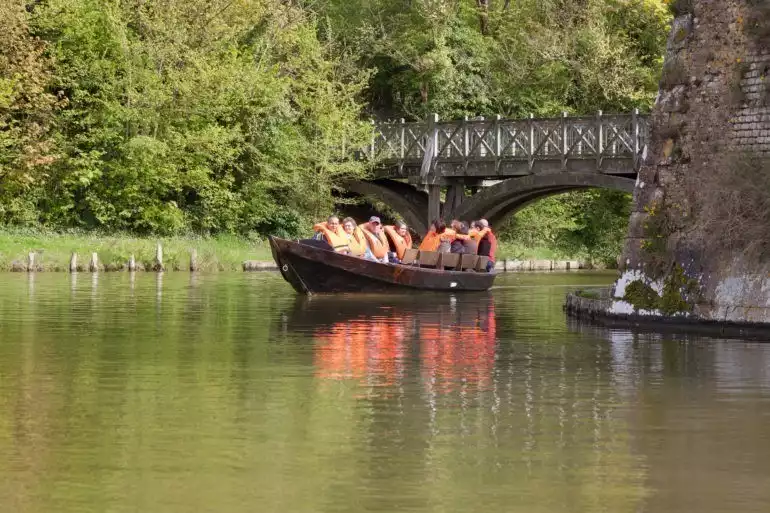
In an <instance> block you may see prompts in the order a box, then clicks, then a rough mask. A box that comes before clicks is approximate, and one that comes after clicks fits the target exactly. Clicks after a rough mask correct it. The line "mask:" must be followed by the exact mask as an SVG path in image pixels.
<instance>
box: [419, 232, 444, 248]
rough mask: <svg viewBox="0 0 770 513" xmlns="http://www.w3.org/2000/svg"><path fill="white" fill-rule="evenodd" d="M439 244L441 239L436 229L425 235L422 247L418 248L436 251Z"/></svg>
mask: <svg viewBox="0 0 770 513" xmlns="http://www.w3.org/2000/svg"><path fill="white" fill-rule="evenodd" d="M439 244H441V240H439V238H438V234H437V233H436V232H434V231H430V232H428V233H426V234H425V237H423V239H422V242H421V243H420V247H419V248H417V249H419V250H420V251H436V250H437V249H438V245H439Z"/></svg>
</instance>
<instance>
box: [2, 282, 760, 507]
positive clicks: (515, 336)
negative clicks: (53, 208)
mask: <svg viewBox="0 0 770 513" xmlns="http://www.w3.org/2000/svg"><path fill="white" fill-rule="evenodd" d="M612 278H613V275H608V274H576V273H573V274H516V275H509V276H503V277H501V278H500V279H499V281H498V283H497V285H498V288H496V289H495V290H493V291H492V292H491V293H489V294H473V295H457V296H446V295H420V294H412V295H407V296H400V297H394V296H364V297H357V296H355V297H354V296H350V297H315V298H312V299H311V300H309V301H308V300H307V299H301V298H298V297H297V296H295V294H294V293H293V292H292V291H291V289H290V288H289V286H288V285H287V284H285V283H284V282H283V281H282V280H281V278H280V276H278V275H277V274H272V273H265V274H250V275H246V274H237V273H233V274H222V275H201V276H190V275H188V274H185V273H179V274H173V273H169V274H166V275H158V276H156V275H154V274H149V273H148V274H139V275H136V277H135V278H133V279H132V278H131V277H130V276H129V275H128V274H122V273H121V274H105V275H98V276H96V275H94V276H92V275H90V274H80V275H77V276H70V275H66V274H38V275H20V274H3V275H0V511H2V512H30V513H49V512H57V513H58V512H60V513H70V512H169V513H177V512H180V513H181V512H185V513H187V512H227V513H238V512H276V513H283V512H327V511H328V512H362V511H378V512H391V511H410V512H468V511H484V512H516V513H518V512H522V513H524V512H527V513H532V512H555V513H560V512H583V511H585V512H595V511H606V512H624V511H628V512H656V513H660V512H664V513H667V512H672V513H673V512H685V511H697V512H701V513H702V512H720V513H721V512H725V511H741V512H744V513H745V512H753V511H757V512H759V511H762V512H766V511H768V507H770V506H768V505H769V504H770V345H763V344H757V343H747V342H741V341H730V342H727V341H720V340H714V339H705V338H694V337H685V336H675V335H673V336H672V335H666V336H662V335H656V334H654V333H648V334H632V333H630V332H627V331H622V330H605V329H599V328H593V327H587V326H584V325H580V324H576V323H573V322H571V321H568V320H567V319H566V318H565V317H564V314H563V313H562V310H561V304H562V301H563V296H564V293H565V291H566V290H567V289H568V288H570V287H573V288H574V287H576V286H580V285H589V284H597V285H598V284H605V283H609V282H610V281H611V280H612Z"/></svg>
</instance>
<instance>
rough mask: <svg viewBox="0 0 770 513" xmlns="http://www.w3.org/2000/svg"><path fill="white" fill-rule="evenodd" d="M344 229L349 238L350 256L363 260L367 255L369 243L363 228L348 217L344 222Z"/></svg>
mask: <svg viewBox="0 0 770 513" xmlns="http://www.w3.org/2000/svg"><path fill="white" fill-rule="evenodd" d="M342 229H343V230H344V232H345V234H346V235H347V237H348V247H349V248H350V255H352V256H355V257H359V258H363V257H364V256H365V255H366V250H367V243H366V235H364V232H363V230H361V227H360V226H358V224H356V221H355V219H353V218H352V217H346V218H345V219H343V220H342Z"/></svg>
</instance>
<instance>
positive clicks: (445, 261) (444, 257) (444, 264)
mask: <svg viewBox="0 0 770 513" xmlns="http://www.w3.org/2000/svg"><path fill="white" fill-rule="evenodd" d="M459 266H460V255H459V254H458V253H439V260H438V263H437V264H436V269H457V268H458V267H459Z"/></svg>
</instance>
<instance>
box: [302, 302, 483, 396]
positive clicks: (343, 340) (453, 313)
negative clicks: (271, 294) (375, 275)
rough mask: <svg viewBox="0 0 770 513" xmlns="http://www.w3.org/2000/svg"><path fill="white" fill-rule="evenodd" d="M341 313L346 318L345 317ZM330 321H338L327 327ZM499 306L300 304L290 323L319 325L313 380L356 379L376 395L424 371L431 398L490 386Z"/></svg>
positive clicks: (316, 337) (436, 303) (473, 304)
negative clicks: (416, 369) (412, 371)
mask: <svg viewBox="0 0 770 513" xmlns="http://www.w3.org/2000/svg"><path fill="white" fill-rule="evenodd" d="M340 312H344V316H343V318H340ZM330 319H331V320H333V322H330ZM495 322H496V321H495V310H494V300H493V297H492V296H491V295H483V296H477V295H473V296H464V297H462V298H459V299H458V298H457V297H455V296H451V297H446V296H432V295H428V296H424V297H423V299H422V300H417V301H415V300H414V298H410V297H403V296H402V297H394V296H370V297H365V298H357V299H356V303H355V307H353V308H351V307H350V299H340V298H335V297H316V298H312V299H305V298H303V299H300V300H298V303H297V305H296V306H295V312H294V316H293V318H292V320H291V321H290V322H289V324H291V325H294V326H297V325H299V326H303V325H306V324H310V325H312V326H314V329H313V338H314V340H315V345H314V362H315V367H316V376H318V377H319V378H323V379H354V380H357V381H359V382H360V383H362V384H365V385H366V386H368V387H370V388H372V389H375V388H378V389H382V390H389V389H391V388H393V387H399V386H402V385H403V380H404V379H405V377H406V376H407V374H408V373H407V372H406V366H408V365H413V366H415V367H419V369H420V373H421V377H422V382H423V383H424V385H425V388H426V390H425V391H426V392H427V393H429V394H433V393H447V392H450V391H452V390H453V389H456V388H458V387H459V386H463V387H465V388H469V387H470V388H474V389H476V390H477V391H481V390H486V389H488V388H489V387H490V386H491V381H492V380H491V376H492V372H493V368H494V361H495V344H496V340H497V332H496V328H495Z"/></svg>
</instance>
